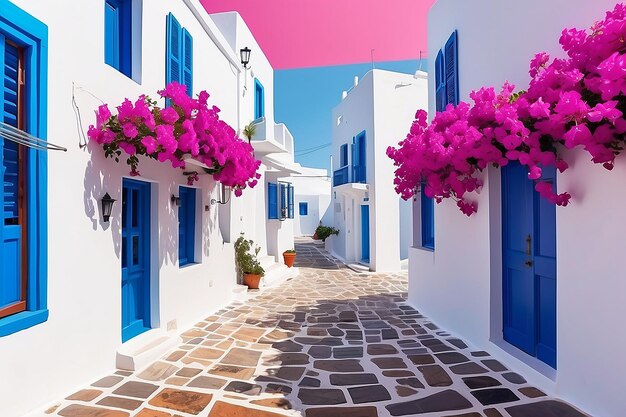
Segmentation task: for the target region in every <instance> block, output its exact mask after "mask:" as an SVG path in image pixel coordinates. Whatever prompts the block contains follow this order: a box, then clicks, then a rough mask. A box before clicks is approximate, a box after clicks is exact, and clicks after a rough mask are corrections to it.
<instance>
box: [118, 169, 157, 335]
mask: <svg viewBox="0 0 626 417" xmlns="http://www.w3.org/2000/svg"><path fill="white" fill-rule="evenodd" d="M148 329H150V184H148V183H145V182H142V181H135V180H130V179H124V184H123V188H122V341H123V342H125V341H127V340H129V339H132V338H133V337H135V336H137V335H139V334H141V333H143V332H145V331H146V330H148Z"/></svg>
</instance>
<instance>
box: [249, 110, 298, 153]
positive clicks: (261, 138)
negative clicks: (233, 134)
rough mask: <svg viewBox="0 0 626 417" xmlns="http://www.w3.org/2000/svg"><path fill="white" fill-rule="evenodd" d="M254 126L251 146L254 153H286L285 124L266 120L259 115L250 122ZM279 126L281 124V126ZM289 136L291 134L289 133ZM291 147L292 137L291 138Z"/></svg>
mask: <svg viewBox="0 0 626 417" xmlns="http://www.w3.org/2000/svg"><path fill="white" fill-rule="evenodd" d="M252 125H253V126H254V127H255V132H254V135H252V146H253V147H254V150H255V152H256V153H258V154H260V155H267V154H270V153H286V152H288V151H287V148H286V147H285V139H286V138H285V136H286V135H285V134H284V130H286V129H287V128H286V127H285V125H277V124H274V123H272V122H270V121H268V120H267V119H266V118H265V117H260V118H258V119H256V120H255V121H254V122H252ZM280 126H283V128H281V127H280ZM289 136H290V137H291V134H289ZM291 143H292V145H291V146H292V147H293V137H292V138H291Z"/></svg>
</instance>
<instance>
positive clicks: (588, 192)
mask: <svg viewBox="0 0 626 417" xmlns="http://www.w3.org/2000/svg"><path fill="white" fill-rule="evenodd" d="M615 3H616V2H615V1H608V0H601V1H595V2H589V1H583V0H574V1H572V0H569V1H567V0H554V1H550V2H545V1H540V0H527V1H524V2H501V1H495V0H470V1H465V2H463V3H462V4H460V3H459V2H458V1H452V0H439V1H438V2H437V3H436V4H435V5H434V6H433V7H432V9H431V11H430V15H429V21H428V50H429V51H431V54H432V55H434V54H435V53H436V51H438V50H439V49H440V48H442V47H443V46H444V44H445V42H446V40H447V39H448V37H449V36H450V34H451V33H452V31H453V30H455V29H456V30H458V36H459V40H458V45H459V57H458V59H459V87H460V92H461V99H462V100H465V101H467V100H468V95H469V92H470V91H471V90H472V89H476V88H479V87H481V86H489V85H495V86H500V85H501V84H502V83H503V82H504V81H506V80H508V81H510V82H513V83H515V84H517V85H518V87H519V89H523V88H525V87H526V86H527V83H528V81H529V76H528V67H529V62H530V60H531V58H532V57H533V55H534V54H535V53H536V52H540V51H547V52H549V53H552V54H554V55H556V56H563V52H562V51H561V49H560V47H559V45H558V39H559V37H560V33H561V31H562V30H563V29H564V28H565V27H578V28H584V27H588V26H590V25H591V24H592V23H593V22H594V21H595V20H598V19H601V18H602V17H603V16H604V11H605V10H608V9H611V8H613V6H614V5H615ZM511 17H514V21H513V22H512V21H511ZM429 73H431V74H432V73H434V60H431V61H429ZM429 96H430V97H431V101H430V114H431V117H432V114H433V113H434V110H435V108H434V107H435V106H434V79H433V78H432V77H431V78H430V79H429ZM589 159H590V158H589V157H588V156H587V155H585V154H583V153H581V152H570V153H569V154H567V156H566V160H567V161H568V162H569V163H570V167H571V169H570V170H568V171H566V172H565V173H564V174H559V175H558V180H557V184H558V189H559V192H562V191H569V192H571V193H572V195H573V200H572V204H571V206H568V207H566V208H561V207H558V208H557V274H558V280H557V283H558V284H557V286H558V288H557V317H558V323H557V355H558V356H557V368H558V371H551V370H550V369H548V367H547V366H545V365H542V364H540V363H537V362H538V361H533V360H532V359H531V358H528V357H527V356H526V355H524V354H519V353H516V351H515V350H514V349H510V348H508V347H507V346H506V344H505V343H503V342H502V319H501V317H502V310H501V308H502V307H501V288H502V287H501V282H502V272H501V269H502V262H501V248H502V242H501V231H502V227H501V208H500V201H501V196H500V172H499V170H496V169H491V168H490V169H489V170H488V172H487V173H486V175H485V176H484V181H485V185H484V187H483V188H482V190H481V193H480V195H478V196H477V198H476V201H477V202H478V213H477V214H475V215H473V216H472V217H471V218H467V217H466V216H464V215H463V214H462V213H460V212H459V211H458V209H457V207H456V205H455V204H454V202H452V201H444V202H443V203H441V204H439V205H436V207H435V247H436V249H435V251H434V252H429V251H424V250H422V249H419V248H413V249H411V250H410V286H409V298H410V301H411V302H412V303H413V304H415V305H416V306H418V307H419V309H420V310H421V311H422V312H424V313H425V314H426V315H428V316H430V317H431V318H432V319H433V320H434V321H435V322H436V323H438V324H440V325H441V326H443V327H445V328H447V329H449V330H451V331H453V332H455V333H457V334H458V335H460V336H462V337H464V338H466V339H467V340H468V341H470V342H472V343H474V344H475V345H477V346H478V347H480V348H483V349H487V350H489V351H490V352H491V353H492V354H494V355H496V356H497V357H499V358H500V359H501V360H502V361H503V362H504V363H505V364H507V365H508V366H509V367H511V368H513V369H516V370H518V371H521V372H522V373H523V374H524V375H525V376H526V377H527V379H529V381H530V382H531V383H533V384H537V385H539V386H540V387H541V388H543V389H544V390H546V391H547V392H549V393H552V394H556V395H558V396H560V397H561V398H563V399H565V400H567V401H570V402H571V403H573V404H575V405H577V406H579V407H580V408H582V409H583V410H585V411H587V412H589V413H591V414H592V415H597V416H607V417H611V416H622V415H623V410H624V408H625V407H626V400H625V399H624V397H623V391H624V388H625V387H626V362H624V361H622V360H620V359H619V358H621V353H620V352H621V350H622V349H621V346H623V345H624V344H625V343H626V332H625V331H624V330H623V324H622V318H623V317H624V316H626V305H625V304H624V303H623V302H622V298H623V294H624V292H625V290H626V284H624V280H623V272H622V271H621V266H620V264H619V262H618V261H617V259H619V258H620V256H621V252H623V250H622V249H620V248H622V247H623V236H625V235H626V220H624V216H622V215H620V208H621V207H623V206H624V203H626V191H624V188H623V187H622V186H621V185H620V184H622V183H623V179H624V176H625V174H626V160H625V158H624V157H620V158H618V161H617V163H616V168H615V169H614V170H613V171H612V172H607V171H605V170H604V169H603V168H602V167H600V166H595V165H593V164H591V163H590V162H588V160H589ZM599 387H602V388H599Z"/></svg>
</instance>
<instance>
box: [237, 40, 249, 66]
mask: <svg viewBox="0 0 626 417" xmlns="http://www.w3.org/2000/svg"><path fill="white" fill-rule="evenodd" d="M250 52H251V50H250V48H248V47H247V46H246V47H245V48H242V49H240V50H239V54H240V55H241V63H242V64H243V67H244V68H245V69H248V64H249V63H250Z"/></svg>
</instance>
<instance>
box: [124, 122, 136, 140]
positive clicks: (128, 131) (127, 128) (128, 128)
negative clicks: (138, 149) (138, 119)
mask: <svg viewBox="0 0 626 417" xmlns="http://www.w3.org/2000/svg"><path fill="white" fill-rule="evenodd" d="M122 133H124V136H126V137H127V138H128V139H135V138H136V137H137V135H138V134H139V132H138V131H137V127H136V126H135V125H134V124H132V123H124V124H123V125H122Z"/></svg>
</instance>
